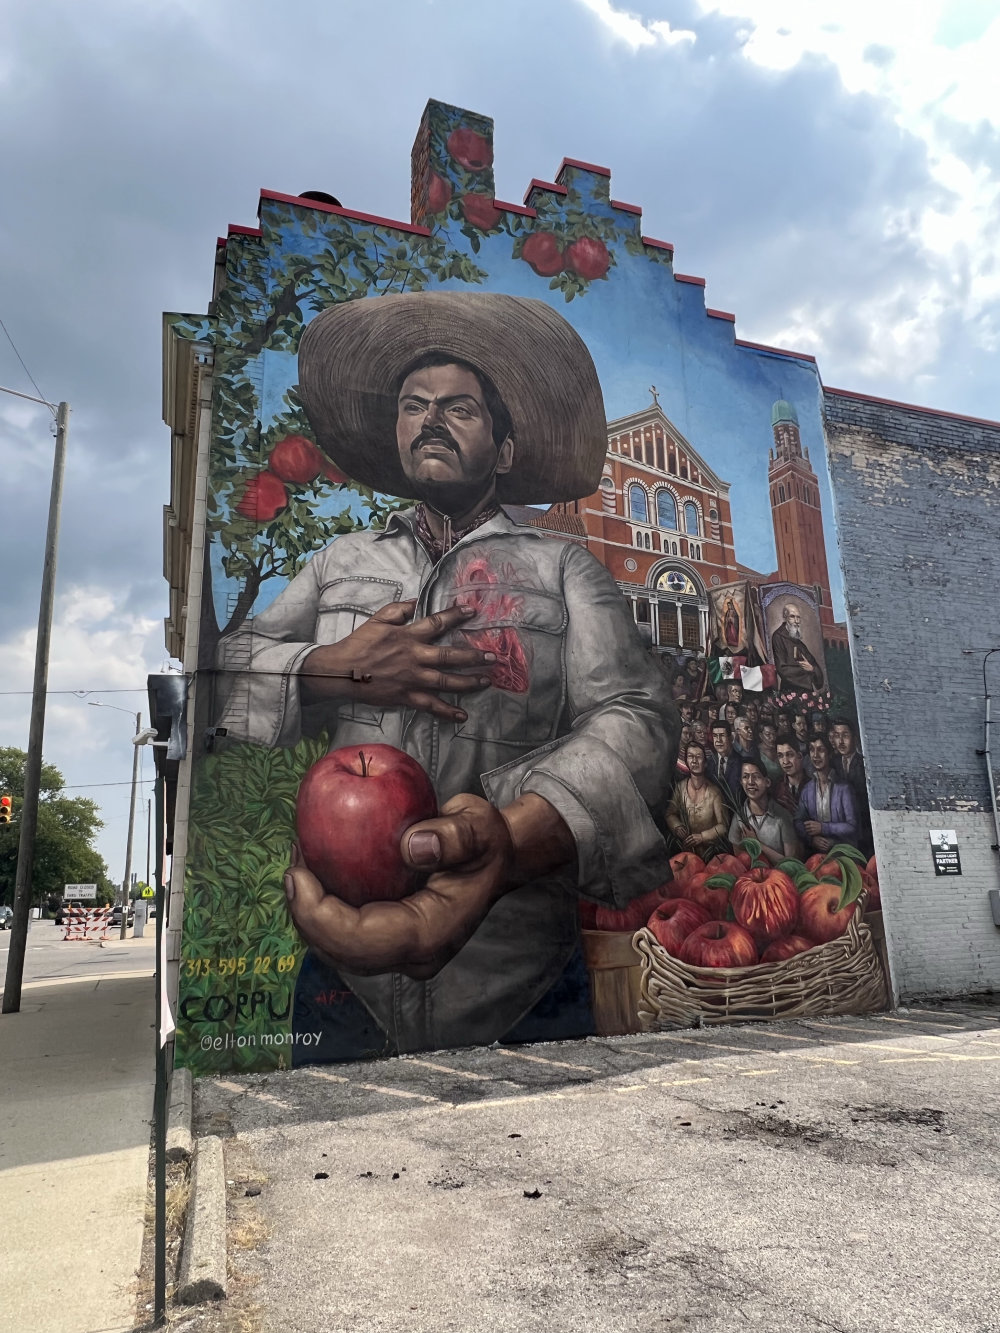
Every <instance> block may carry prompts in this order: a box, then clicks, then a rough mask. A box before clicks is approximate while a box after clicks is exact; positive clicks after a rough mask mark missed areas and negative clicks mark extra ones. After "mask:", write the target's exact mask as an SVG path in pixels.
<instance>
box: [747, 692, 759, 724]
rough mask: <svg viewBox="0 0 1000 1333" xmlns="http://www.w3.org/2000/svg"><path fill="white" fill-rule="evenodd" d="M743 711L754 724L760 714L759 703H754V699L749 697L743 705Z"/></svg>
mask: <svg viewBox="0 0 1000 1333" xmlns="http://www.w3.org/2000/svg"><path fill="white" fill-rule="evenodd" d="M743 711H744V713H746V715H747V717H748V718H749V719H750V721H751V722H752V723H753V725H754V726H756V725H757V719H758V717H759V716H760V705H759V704H756V703H754V701H753V700H752V699H750V700H748V701H747V702H746V703H745V704H744V705H743Z"/></svg>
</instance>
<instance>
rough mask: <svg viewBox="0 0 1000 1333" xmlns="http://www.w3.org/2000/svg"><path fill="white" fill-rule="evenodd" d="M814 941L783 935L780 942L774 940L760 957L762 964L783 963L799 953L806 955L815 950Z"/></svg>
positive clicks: (799, 936)
mask: <svg viewBox="0 0 1000 1333" xmlns="http://www.w3.org/2000/svg"><path fill="white" fill-rule="evenodd" d="M815 947H816V944H815V941H813V940H807V939H806V937H805V936H804V935H783V936H782V937H781V939H780V940H772V941H771V943H770V944H769V945H768V946H767V948H766V949H765V950H764V952H763V953H762V954H761V956H760V961H761V962H762V963H783V962H784V961H785V959H786V958H794V957H795V955H796V954H797V953H806V952H807V951H808V950H809V949H815Z"/></svg>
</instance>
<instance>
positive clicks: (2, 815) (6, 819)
mask: <svg viewBox="0 0 1000 1333" xmlns="http://www.w3.org/2000/svg"><path fill="white" fill-rule="evenodd" d="M10 804H11V802H10V797H9V796H0V824H9V823H10Z"/></svg>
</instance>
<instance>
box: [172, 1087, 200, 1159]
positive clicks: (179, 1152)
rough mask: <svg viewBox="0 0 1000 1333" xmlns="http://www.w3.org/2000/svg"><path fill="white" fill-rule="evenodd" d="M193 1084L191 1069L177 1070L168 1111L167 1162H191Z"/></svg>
mask: <svg viewBox="0 0 1000 1333" xmlns="http://www.w3.org/2000/svg"><path fill="white" fill-rule="evenodd" d="M191 1089H192V1083H191V1071H190V1069H175V1070H174V1072H173V1076H172V1077H171V1080H170V1108H169V1110H168V1111H167V1161H168V1162H187V1161H190V1160H191V1154H192V1152H193V1150H194V1140H193V1139H192V1137H191V1118H192V1105H193V1103H192V1091H191Z"/></svg>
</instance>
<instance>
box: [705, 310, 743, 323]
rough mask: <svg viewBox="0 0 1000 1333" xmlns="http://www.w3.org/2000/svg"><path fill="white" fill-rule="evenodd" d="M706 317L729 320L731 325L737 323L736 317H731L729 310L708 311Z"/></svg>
mask: <svg viewBox="0 0 1000 1333" xmlns="http://www.w3.org/2000/svg"><path fill="white" fill-rule="evenodd" d="M705 314H706V315H711V316H712V318H713V319H728V320H729V322H730V324H735V323H736V316H735V315H731V314H730V313H729V311H728V310H706V311H705Z"/></svg>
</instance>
